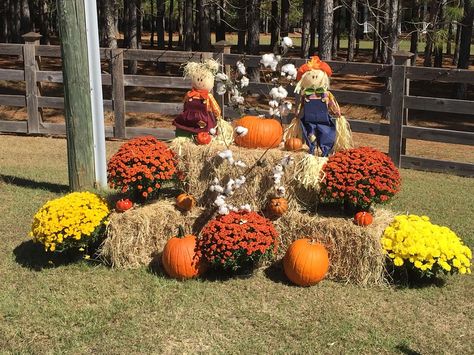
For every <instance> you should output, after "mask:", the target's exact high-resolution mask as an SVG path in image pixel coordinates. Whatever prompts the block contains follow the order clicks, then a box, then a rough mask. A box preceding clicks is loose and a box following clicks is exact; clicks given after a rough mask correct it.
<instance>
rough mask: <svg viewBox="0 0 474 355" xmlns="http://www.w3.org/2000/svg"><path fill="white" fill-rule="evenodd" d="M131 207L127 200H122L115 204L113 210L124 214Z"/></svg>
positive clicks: (130, 202) (131, 204) (131, 203)
mask: <svg viewBox="0 0 474 355" xmlns="http://www.w3.org/2000/svg"><path fill="white" fill-rule="evenodd" d="M132 207H133V202H132V201H130V200H129V199H128V198H122V199H120V200H118V201H117V202H116V203H115V209H116V210H117V211H118V212H125V211H126V210H129V209H130V208H132Z"/></svg>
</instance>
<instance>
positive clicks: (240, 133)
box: [235, 126, 249, 137]
mask: <svg viewBox="0 0 474 355" xmlns="http://www.w3.org/2000/svg"><path fill="white" fill-rule="evenodd" d="M248 132H249V130H248V128H247V127H242V126H237V127H235V133H236V134H237V135H238V136H239V137H243V136H245V135H247V133H248Z"/></svg>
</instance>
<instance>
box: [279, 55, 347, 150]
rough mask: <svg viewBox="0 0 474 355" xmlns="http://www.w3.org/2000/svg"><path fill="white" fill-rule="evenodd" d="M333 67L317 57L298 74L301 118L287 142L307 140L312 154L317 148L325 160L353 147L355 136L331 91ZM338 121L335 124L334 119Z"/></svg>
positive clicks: (295, 120)
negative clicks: (332, 153) (292, 139)
mask: <svg viewBox="0 0 474 355" xmlns="http://www.w3.org/2000/svg"><path fill="white" fill-rule="evenodd" d="M331 75H332V69H331V67H330V66H329V65H328V64H327V63H325V62H323V61H321V60H320V59H319V57H317V56H313V57H311V59H310V60H309V61H308V62H307V63H305V64H303V65H302V66H301V67H300V68H299V69H298V73H297V77H296V80H297V84H296V87H295V93H297V94H300V95H301V102H300V105H299V109H298V112H297V117H296V118H295V119H294V120H293V122H292V123H291V124H290V126H289V128H288V130H287V133H286V138H289V137H298V138H302V139H304V141H305V142H306V144H307V145H308V147H309V153H310V154H311V155H314V154H315V153H316V151H317V148H319V149H320V151H321V155H322V156H323V157H326V156H328V155H329V154H330V153H331V152H334V151H337V150H341V149H347V148H350V147H351V146H352V134H351V131H350V128H349V124H348V123H347V121H346V119H345V118H344V116H342V115H341V109H340V108H339V104H338V103H337V101H336V99H335V97H334V95H333V94H332V93H331V92H330V91H329V78H330V77H331ZM330 113H331V114H332V115H334V116H335V117H336V122H335V123H334V122H333V120H332V117H331V115H330Z"/></svg>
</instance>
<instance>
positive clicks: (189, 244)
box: [161, 226, 205, 280]
mask: <svg viewBox="0 0 474 355" xmlns="http://www.w3.org/2000/svg"><path fill="white" fill-rule="evenodd" d="M195 249H196V236H194V235H192V234H188V235H185V234H184V230H183V228H182V227H181V226H180V227H179V233H178V236H176V237H172V238H171V239H170V240H169V241H168V242H167V243H166V245H165V248H164V249H163V253H162V255H161V261H162V263H163V267H164V269H165V271H166V274H167V275H168V276H170V277H172V278H175V279H178V280H184V279H191V278H193V277H196V276H199V275H201V274H202V273H203V272H204V271H205V264H204V263H202V262H201V260H200V259H199V258H198V257H197V255H196V253H195Z"/></svg>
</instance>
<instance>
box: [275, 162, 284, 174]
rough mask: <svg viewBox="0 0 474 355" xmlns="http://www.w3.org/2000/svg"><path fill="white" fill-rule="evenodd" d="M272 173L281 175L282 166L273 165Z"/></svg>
mask: <svg viewBox="0 0 474 355" xmlns="http://www.w3.org/2000/svg"><path fill="white" fill-rule="evenodd" d="M273 173H275V174H282V173H283V166H282V165H281V164H277V165H275V167H274V168H273Z"/></svg>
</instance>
